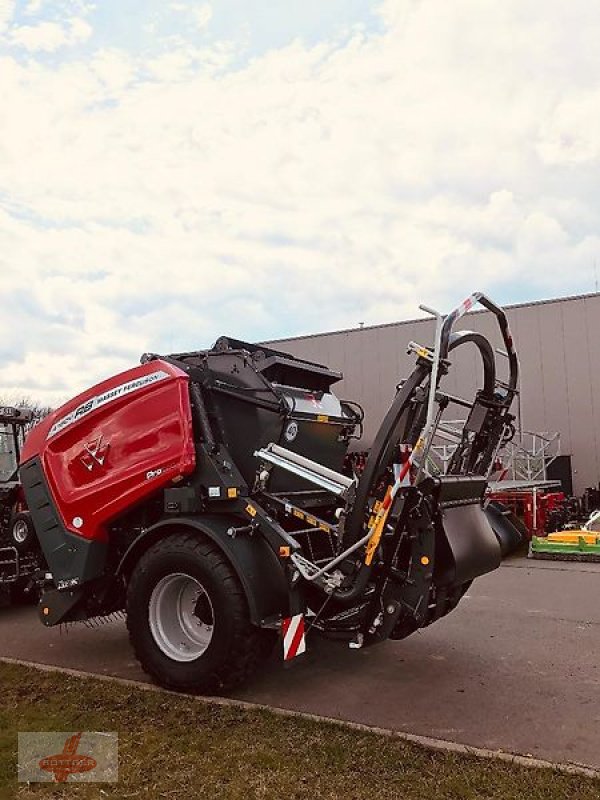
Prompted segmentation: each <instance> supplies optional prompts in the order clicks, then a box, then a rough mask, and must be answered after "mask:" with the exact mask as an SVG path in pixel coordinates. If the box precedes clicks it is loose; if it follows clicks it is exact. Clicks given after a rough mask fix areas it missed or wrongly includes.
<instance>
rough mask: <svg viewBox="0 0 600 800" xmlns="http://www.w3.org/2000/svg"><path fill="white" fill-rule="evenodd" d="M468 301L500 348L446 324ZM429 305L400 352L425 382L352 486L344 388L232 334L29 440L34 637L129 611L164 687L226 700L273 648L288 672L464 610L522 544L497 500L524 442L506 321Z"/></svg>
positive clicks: (318, 368) (397, 405)
mask: <svg viewBox="0 0 600 800" xmlns="http://www.w3.org/2000/svg"><path fill="white" fill-rule="evenodd" d="M476 303H480V304H481V305H483V307H484V308H486V309H487V310H488V311H490V312H491V313H492V314H493V315H494V316H495V318H496V320H497V322H498V324H499V329H500V333H501V336H502V339H503V343H504V344H503V348H504V349H503V350H502V351H501V352H500V351H497V350H495V349H494V348H493V347H492V345H491V343H490V342H489V340H488V339H487V338H485V337H484V336H483V335H481V334H479V333H475V332H472V331H465V330H454V328H455V325H456V323H457V321H458V320H459V319H460V318H461V317H462V316H463V314H465V313H466V312H467V311H468V310H469V309H470V308H471V307H472V306H473V305H475V304H476ZM423 308H424V310H425V311H427V312H429V313H432V314H433V315H434V317H435V337H434V341H433V342H431V343H430V344H429V345H421V344H418V343H415V342H410V343H408V351H409V352H410V353H411V354H412V355H413V356H414V358H415V362H416V363H415V367H414V370H413V371H412V372H411V374H410V375H408V376H407V377H404V380H401V381H400V382H399V384H398V388H397V393H396V395H395V397H394V398H393V399H392V402H391V406H390V408H389V411H388V413H387V415H386V417H385V419H384V420H383V422H382V424H381V427H380V429H379V431H378V433H377V435H376V437H375V440H374V442H373V444H372V447H371V449H370V452H369V456H368V459H367V461H366V464H365V467H364V469H363V470H362V473H361V475H360V476H357V475H348V474H347V472H346V473H344V471H343V470H344V460H345V458H346V456H347V453H348V450H349V448H350V447H351V446H354V440H355V439H357V438H358V437H359V436H360V433H361V429H362V423H363V412H362V409H361V408H360V406H359V405H358V404H356V403H354V402H351V401H347V400H343V399H340V398H338V397H337V396H336V394H335V391H334V387H335V384H336V383H337V382H339V381H340V379H341V377H342V376H341V374H340V373H339V372H336V371H335V370H333V369H330V368H328V367H326V366H324V365H322V364H318V363H313V362H310V361H306V360H302V359H299V358H295V357H293V356H292V355H290V354H289V353H285V352H282V351H279V350H275V349H272V348H270V347H267V346H264V345H261V344H250V343H247V342H244V341H240V340H237V339H233V338H227V337H222V338H220V339H218V340H217V342H216V343H215V345H214V346H213V347H211V348H209V349H205V350H198V351H193V352H182V353H175V354H170V355H158V354H154V353H146V354H145V355H144V356H142V358H141V363H140V364H139V365H138V366H135V367H133V368H132V369H130V370H128V371H126V372H123V373H121V374H119V375H116V376H114V377H112V378H110V379H108V380H105V381H103V382H102V383H100V384H98V385H96V386H94V387H93V388H91V389H89V390H87V391H85V392H83V393H82V394H80V395H78V396H77V397H75V398H74V399H73V400H71V401H69V402H67V403H66V404H65V405H63V406H62V407H61V408H59V409H57V410H56V411H55V412H54V413H53V414H51V415H50V416H48V417H47V418H46V419H44V420H43V421H42V422H40V423H39V424H38V425H36V427H35V428H33V430H32V431H31V432H30V434H29V435H28V437H27V440H26V442H25V446H24V447H23V450H22V455H21V467H20V475H21V481H22V485H23V492H24V497H25V500H26V503H27V508H28V510H29V512H28V513H30V514H31V518H32V520H33V526H34V529H35V536H36V543H37V545H36V546H37V553H38V558H39V560H40V562H43V566H42V568H41V569H40V570H39V573H38V580H39V581H40V584H41V589H42V596H41V599H40V602H39V616H40V619H41V621H42V623H43V624H44V625H46V626H53V625H61V624H69V623H73V622H78V621H87V620H92V619H94V618H97V617H100V618H101V617H108V616H111V615H114V614H120V613H124V614H125V615H126V620H127V628H128V631H129V637H130V641H131V645H132V647H133V650H134V652H135V654H136V656H137V658H138V659H139V661H140V663H141V665H142V667H143V669H144V670H145V671H146V672H147V673H148V674H149V675H150V676H152V678H153V679H154V680H155V681H157V682H158V683H159V684H161V685H163V686H165V687H169V688H171V689H175V690H180V691H189V692H199V693H214V692H223V691H228V690H229V689H230V688H231V687H233V686H235V685H237V684H240V683H242V682H245V681H247V680H248V679H249V678H250V676H251V675H252V674H253V672H254V671H255V670H256V669H257V668H258V666H259V665H260V664H261V663H262V662H263V660H264V659H265V658H266V657H267V656H268V655H269V653H270V652H271V651H272V650H273V648H274V647H275V645H276V644H277V643H278V646H279V648H280V653H281V657H282V659H283V660H284V661H291V660H292V659H294V658H296V657H297V656H301V655H302V653H304V652H305V651H306V648H307V644H308V645H310V641H311V638H312V637H313V636H317V635H319V636H328V637H333V638H336V639H340V640H342V641H345V642H346V643H347V645H348V647H349V649H350V650H356V649H360V648H363V647H370V646H374V645H375V644H377V643H378V642H382V641H384V640H386V639H403V638H405V637H407V636H409V635H410V634H412V633H414V632H415V631H417V630H419V629H422V628H425V627H426V626H428V625H431V624H432V623H434V622H436V621H438V620H440V619H441V618H442V617H444V616H445V615H446V614H448V613H449V612H451V611H452V610H453V609H454V608H456V606H457V604H458V603H459V602H460V600H461V598H462V597H463V596H464V594H465V592H466V591H467V589H468V588H469V586H470V585H471V583H472V581H473V580H474V579H475V578H477V577H478V576H480V575H484V574H485V573H488V572H490V571H492V570H495V569H496V568H497V567H498V566H499V565H500V563H501V560H502V559H503V557H505V556H506V555H508V554H509V553H510V552H511V551H512V550H513V549H515V547H517V546H518V545H519V544H520V543H521V534H520V533H519V531H518V530H517V529H516V528H514V526H512V525H511V524H510V521H509V520H508V519H507V518H506V517H505V516H503V515H502V514H501V513H498V512H497V510H494V509H491V508H490V507H489V505H488V500H487V489H488V479H489V476H490V474H491V471H492V469H493V466H494V463H495V460H496V456H497V453H498V450H499V448H500V447H501V446H502V444H503V443H504V442H506V441H507V439H509V438H510V437H511V436H512V435H513V433H514V426H513V420H514V416H513V414H512V413H511V405H512V403H513V400H514V398H515V396H516V394H517V391H518V389H517V380H518V361H517V356H516V353H515V349H514V345H513V340H512V337H511V334H510V331H509V326H508V322H507V319H506V315H505V313H504V311H503V310H502V309H501V308H500V307H498V306H497V305H496V304H494V303H493V302H492V301H491V300H490V299H489V298H487V297H486V296H485V295H483V294H480V293H476V294H474V295H472V296H471V297H469V298H468V299H467V300H466V301H465V302H464V303H463V304H461V306H459V307H458V308H456V309H455V310H454V311H453V312H452V313H450V314H448V315H447V316H445V317H443V316H442V315H440V314H438V313H437V312H434V311H431V310H430V309H427V308H425V307H423ZM462 347H470V348H475V350H476V352H477V353H478V355H479V357H480V360H481V365H482V370H481V373H482V382H481V386H480V388H479V389H478V390H477V391H476V393H475V394H474V396H473V397H468V398H464V397H458V396H456V395H452V394H449V393H448V392H447V391H444V378H445V376H446V375H447V374H448V373H449V372H450V371H451V369H452V358H453V356H454V354H455V352H456V351H457V350H458V349H459V348H462ZM500 359H505V361H504V362H503V363H504V366H505V368H504V369H503V373H506V374H505V375H504V379H501V378H500V376H499V374H498V373H499V370H498V366H499V363H500ZM399 378H400V376H399ZM457 405H458V406H460V408H461V409H466V411H467V413H466V422H465V423H464V429H463V430H462V433H461V435H460V441H459V443H458V445H457V447H456V449H455V451H454V454H453V456H452V459H451V461H450V463H449V464H448V466H447V469H446V472H445V473H444V474H439V473H436V471H435V470H432V469H431V468H430V461H431V459H429V458H428V453H429V451H430V448H431V443H432V440H433V438H434V436H435V432H436V429H437V426H438V425H439V424H440V420H441V418H442V415H443V414H444V412H445V411H446V410H447V409H448V408H449V407H452V406H457ZM351 657H352V656H351V655H349V658H351Z"/></svg>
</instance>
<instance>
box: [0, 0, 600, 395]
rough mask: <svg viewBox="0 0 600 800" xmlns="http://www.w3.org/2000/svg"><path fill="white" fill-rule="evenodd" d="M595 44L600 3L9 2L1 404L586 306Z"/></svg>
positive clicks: (595, 191) (591, 269)
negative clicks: (291, 350)
mask: <svg viewBox="0 0 600 800" xmlns="http://www.w3.org/2000/svg"><path fill="white" fill-rule="evenodd" d="M599 43H600V3H599V2H597V0H569V1H568V2H567V1H566V0H545V2H543V3H542V2H540V0H452V1H451V2H448V0H383V1H382V2H377V0H214V2H211V3H203V2H195V3H194V2H189V1H188V0H173V2H169V0H97V2H96V3H91V2H86V0H30V1H29V2H28V1H27V0H18V1H17V2H14V0H0V271H1V278H2V280H1V283H0V295H1V299H2V303H1V308H0V395H5V396H6V395H7V394H12V395H17V394H23V393H25V394H28V395H30V396H32V397H33V398H35V399H40V400H43V401H46V402H50V403H57V402H59V401H62V400H64V399H66V398H67V397H69V396H70V395H71V394H72V393H74V392H76V391H79V390H81V389H83V388H85V387H87V386H88V385H90V384H92V383H94V382H96V381H97V380H99V379H100V378H103V377H106V376H107V375H109V374H111V373H113V372H116V371H120V370H122V369H126V368H127V367H129V366H131V365H133V364H135V363H137V361H138V359H139V356H140V354H141V353H142V352H144V351H147V350H152V351H156V352H173V351H176V350H181V349H190V348H200V347H204V346H207V345H209V344H211V343H212V342H213V341H214V340H215V339H216V338H217V337H218V336H219V335H221V334H224V333H225V334H229V335H232V336H235V337H237V338H242V339H244V338H246V339H249V340H260V339H267V338H275V337H284V336H289V335H294V334H301V333H309V332H315V331H324V330H329V329H335V328H339V327H350V326H355V325H357V324H358V323H359V322H365V324H376V323H380V322H390V321H393V320H397V319H402V318H405V317H413V316H415V314H416V313H417V306H418V304H419V302H424V303H427V304H429V305H436V306H438V307H440V308H441V309H442V310H447V309H449V308H450V307H451V306H452V305H453V304H455V303H456V302H457V301H459V300H461V299H462V298H463V296H464V295H466V294H468V293H469V292H470V291H471V290H474V289H480V290H484V291H487V292H489V293H490V294H491V295H492V296H493V297H494V298H497V299H498V300H499V301H501V302H504V303H510V302H517V301H524V300H530V299H539V298H544V297H552V296H556V295H564V294H572V293H578V292H587V291H593V290H594V288H595V285H596V279H597V274H596V273H600V44H599ZM595 262H597V267H596V268H595V266H594V265H595ZM403 345H404V343H399V346H403Z"/></svg>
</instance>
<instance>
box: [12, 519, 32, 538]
mask: <svg viewBox="0 0 600 800" xmlns="http://www.w3.org/2000/svg"><path fill="white" fill-rule="evenodd" d="M12 533H13V539H14V540H15V542H17V544H23V543H24V542H25V540H26V539H27V534H28V533H29V529H28V528H27V523H26V522H25V520H22V519H18V520H17V521H16V522H15V524H14V525H13V530H12Z"/></svg>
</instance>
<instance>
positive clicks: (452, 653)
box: [0, 560, 600, 769]
mask: <svg viewBox="0 0 600 800" xmlns="http://www.w3.org/2000/svg"><path fill="white" fill-rule="evenodd" d="M0 633H1V636H0V655H4V656H11V657H14V658H22V659H26V660H30V661H37V662H43V663H46V664H56V665H62V666H68V667H72V668H75V669H82V670H86V671H90V672H100V673H103V674H109V675H111V674H112V675H119V676H122V677H126V678H134V679H141V680H144V675H143V673H142V672H141V670H140V668H139V666H138V665H137V663H136V662H135V661H134V659H133V657H132V654H131V651H130V649H129V645H128V641H127V634H126V631H125V627H124V625H123V623H111V624H106V625H103V626H101V627H99V628H98V629H95V630H88V629H86V628H85V627H83V626H81V625H77V626H75V627H72V628H71V629H70V630H69V633H68V634H65V633H62V634H61V633H60V631H59V630H58V629H46V628H44V627H42V625H41V624H40V623H39V622H38V621H37V618H36V612H35V610H34V609H31V608H5V609H0ZM599 662H600V565H592V564H589V565H587V564H586V565H578V564H558V563H557V562H527V561H525V560H519V561H512V562H510V563H509V564H507V565H505V566H503V567H502V568H501V569H499V570H497V571H496V572H495V573H492V574H491V575H487V576H485V577H483V578H480V579H479V580H477V581H475V583H474V585H473V587H472V588H471V591H470V592H469V594H468V595H467V596H466V597H465V598H464V599H463V601H462V602H461V604H460V606H459V607H458V608H457V609H456V610H455V611H454V612H452V614H450V615H449V616H448V617H447V618H445V619H443V620H441V621H440V622H438V623H436V624H434V625H433V626H431V627H430V628H429V629H427V630H425V631H421V632H419V633H417V634H415V635H413V636H411V637H410V638H408V639H406V640H404V641H403V642H386V643H384V644H382V645H379V646H378V647H374V648H372V649H366V650H361V651H349V650H347V649H346V647H345V646H344V645H343V644H340V643H333V642H328V641H317V642H315V643H314V646H313V648H312V652H311V653H310V654H309V655H308V656H307V657H306V658H305V660H304V661H303V662H302V663H298V664H297V665H296V666H294V667H292V668H283V666H282V665H281V664H280V663H278V661H277V660H276V659H273V661H272V663H270V664H269V665H268V666H267V667H266V668H265V670H264V672H263V674H261V675H259V676H258V677H257V679H256V680H255V681H254V682H253V683H252V685H251V686H250V687H248V688H246V689H245V690H243V691H239V692H238V693H237V694H236V696H237V697H239V698H241V699H244V700H249V701H255V702H259V703H265V704H268V705H271V706H278V707H281V708H290V709H295V710H300V711H308V712H312V713H317V714H322V715H325V716H330V717H336V718H340V719H346V720H352V721H356V722H362V723H365V724H368V725H376V726H380V727H383V728H391V729H395V730H401V731H407V732H410V733H415V734H419V735H423V736H431V737H435V738H441V739H448V740H453V741H457V742H461V743H463V744H470V745H473V746H478V747H485V748H490V749H502V750H505V751H508V752H513V753H522V754H530V755H533V756H535V757H538V758H544V759H549V760H554V761H563V762H566V761H570V762H575V763H580V764H586V765H588V766H591V767H595V768H597V769H598V768H600V697H599V694H600V666H599Z"/></svg>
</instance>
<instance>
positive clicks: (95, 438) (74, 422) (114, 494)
mask: <svg viewBox="0 0 600 800" xmlns="http://www.w3.org/2000/svg"><path fill="white" fill-rule="evenodd" d="M35 457H39V459H40V460H41V464H42V469H43V472H44V474H45V476H46V480H47V482H48V485H49V489H50V492H51V494H52V496H53V498H54V502H55V505H56V509H57V511H58V513H59V514H60V516H61V517H62V521H63V524H64V526H65V527H66V528H67V529H68V530H69V531H71V532H72V533H75V534H77V535H79V536H82V537H84V538H85V539H100V540H104V539H106V536H107V533H106V524H107V523H108V522H110V520H112V519H114V518H115V517H116V516H118V515H119V514H122V513H123V511H125V510H128V509H130V508H132V507H133V506H135V505H136V504H137V503H139V502H140V501H142V500H144V499H145V498H147V497H148V496H149V495H151V494H152V493H154V492H156V490H157V489H159V488H161V487H164V486H165V485H166V484H169V483H171V481H173V479H176V478H177V477H178V476H180V475H186V474H189V473H190V472H192V471H193V470H194V467H195V450H194V439H193V430H192V414H191V408H190V399H189V390H188V377H187V375H186V374H185V373H184V372H183V371H182V370H180V369H178V368H177V367H175V366H173V365H171V364H168V363H166V362H164V361H160V360H155V361H152V362H149V363H147V364H142V365H141V366H138V367H135V368H134V369H130V370H127V371H126V372H122V373H120V374H119V375H115V376H114V377H112V378H110V379H108V380H106V381H104V382H102V383H99V384H97V385H96V386H94V387H92V388H91V389H88V390H87V391H85V392H83V393H82V394H80V395H78V396H77V397H75V398H73V399H72V400H70V401H69V402H68V403H66V404H65V405H63V406H61V407H60V408H59V409H58V410H57V411H55V412H54V413H53V414H51V415H50V416H48V417H46V419H44V420H43V421H42V422H41V423H40V424H39V425H37V426H36V427H35V428H34V429H33V430H32V431H31V433H30V434H29V436H28V437H27V440H26V442H25V446H24V448H23V452H22V456H21V463H22V464H25V463H26V462H28V461H29V460H30V459H32V458H35Z"/></svg>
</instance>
